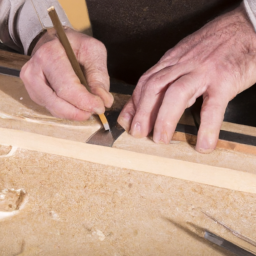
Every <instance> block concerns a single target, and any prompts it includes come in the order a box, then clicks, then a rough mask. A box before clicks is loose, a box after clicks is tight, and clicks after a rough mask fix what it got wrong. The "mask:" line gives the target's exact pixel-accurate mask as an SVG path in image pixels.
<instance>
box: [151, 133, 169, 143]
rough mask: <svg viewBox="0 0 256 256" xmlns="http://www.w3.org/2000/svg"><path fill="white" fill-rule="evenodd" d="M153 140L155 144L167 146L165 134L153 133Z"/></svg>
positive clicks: (167, 141)
mask: <svg viewBox="0 0 256 256" xmlns="http://www.w3.org/2000/svg"><path fill="white" fill-rule="evenodd" d="M153 140H154V142H155V143H159V144H169V140H168V136H167V133H166V132H154V137H153Z"/></svg>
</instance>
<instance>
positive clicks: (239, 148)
mask: <svg viewBox="0 0 256 256" xmlns="http://www.w3.org/2000/svg"><path fill="white" fill-rule="evenodd" d="M172 139H173V140H176V141H183V142H188V143H189V144H191V145H195V144H196V139H197V137H196V136H195V135H191V134H186V133H182V132H175V133H174V135H173V138H172ZM216 148H221V149H226V150H233V151H236V152H241V153H245V154H251V155H256V147H253V146H250V145H245V144H240V143H236V142H232V141H226V140H218V143H217V146H216Z"/></svg>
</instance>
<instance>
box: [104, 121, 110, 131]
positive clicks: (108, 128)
mask: <svg viewBox="0 0 256 256" xmlns="http://www.w3.org/2000/svg"><path fill="white" fill-rule="evenodd" d="M103 126H104V129H105V130H106V131H110V127H109V124H108V123H104V124H103Z"/></svg>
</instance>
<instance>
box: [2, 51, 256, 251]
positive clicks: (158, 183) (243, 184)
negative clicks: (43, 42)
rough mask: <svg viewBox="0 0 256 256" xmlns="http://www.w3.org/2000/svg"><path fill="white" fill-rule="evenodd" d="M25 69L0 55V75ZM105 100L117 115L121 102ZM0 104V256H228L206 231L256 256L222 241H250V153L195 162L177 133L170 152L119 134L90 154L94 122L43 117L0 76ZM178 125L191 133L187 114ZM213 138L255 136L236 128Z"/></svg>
mask: <svg viewBox="0 0 256 256" xmlns="http://www.w3.org/2000/svg"><path fill="white" fill-rule="evenodd" d="M26 61H27V57H24V56H21V55H17V54H15V53H7V52H3V51H0V66H3V65H4V66H5V67H7V68H13V69H16V70H19V69H20V68H21V67H22V65H23V64H24V63H25V62H26ZM112 88H113V87H112ZM125 88H126V89H125V90H128V89H127V85H126V86H125ZM114 97H115V104H114V106H113V108H112V111H120V110H121V108H122V107H123V105H124V104H125V102H126V101H127V100H128V99H129V97H130V96H129V95H125V94H120V93H119V94H117V93H114ZM0 99H1V100H0V255H4V256H5V255H8V256H9V255H26V256H27V255H94V256H97V255H116V256H119V255H120V256H121V255H122V256H123V255H134V256H136V255H158V256H161V255H163V256H166V255H188V256H190V255H191V256H194V255H232V254H230V253H229V252H227V251H225V250H224V249H222V248H220V247H217V246H215V245H213V244H212V243H210V242H208V241H206V240H205V239H204V238H203V237H202V233H203V231H205V230H208V231H211V232H212V233H214V234H216V235H218V236H220V237H222V238H224V239H226V240H228V241H230V242H232V243H234V244H237V245H239V246H241V247H243V248H246V249H247V250H250V251H252V252H254V253H256V247H255V246H253V245H252V244H251V243H248V242H245V241H244V240H242V239H241V238H239V237H237V236H235V235H234V234H233V233H232V232H231V230H235V231H236V232H238V233H239V234H241V235H242V236H244V237H246V238H248V239H250V240H249V241H256V232H255V230H256V220H255V218H256V156H255V154H254V152H255V151H254V150H255V147H254V146H252V145H251V146H248V145H243V150H240V149H241V145H239V143H234V142H230V143H229V145H230V147H229V148H228V149H227V148H223V147H222V148H217V149H216V150H215V151H214V152H213V153H212V154H209V155H202V154H199V153H197V152H196V151H195V150H194V143H195V138H194V137H193V136H191V135H189V134H183V135H182V133H179V132H177V133H176V135H175V136H176V137H175V136H174V139H175V138H176V140H174V141H172V142H171V144H170V145H157V144H155V143H153V141H152V138H151V137H150V136H149V137H148V138H143V139H135V138H133V137H131V136H130V135H129V134H128V133H126V132H125V133H123V134H122V135H121V136H120V137H119V138H118V139H117V140H116V141H115V143H114V145H113V147H112V148H109V147H102V146H97V145H90V144H87V143H86V141H87V140H88V138H89V137H90V136H92V134H93V133H95V132H96V131H97V130H98V129H100V128H101V124H100V122H99V120H98V118H97V117H94V116H93V117H92V118H91V119H90V120H88V121H85V122H72V121H68V120H61V119H58V118H55V117H52V116H51V115H50V113H49V112H48V111H47V110H45V109H44V108H43V107H40V106H38V105H37V104H35V103H33V102H32V100H31V99H30V98H29V96H28V94H27V92H26V90H25V88H24V85H23V83H22V81H21V80H20V79H19V78H18V77H14V76H7V75H3V74H0ZM233 109H234V107H233ZM229 116H230V115H229ZM180 124H181V125H189V126H195V123H194V119H193V117H192V115H191V113H190V111H189V110H187V111H185V113H184V115H183V117H182V118H181V120H180ZM222 130H223V131H227V132H233V133H239V134H243V135H248V136H252V137H254V136H256V128H255V127H252V126H247V125H244V124H237V123H231V122H226V121H225V122H223V125H222ZM216 220H217V221H216ZM221 223H222V224H224V225H225V226H226V228H225V227H224V225H221Z"/></svg>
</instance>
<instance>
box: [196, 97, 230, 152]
mask: <svg viewBox="0 0 256 256" xmlns="http://www.w3.org/2000/svg"><path fill="white" fill-rule="evenodd" d="M227 104H228V100H227V99H226V98H225V97H223V96H222V97H221V95H219V96H218V97H217V96H213V97H210V96H208V95H207V96H205V97H204V102H203V105H202V110H201V124H200V128H199V132H198V135H197V143H196V150H197V151H198V152H200V153H210V152H212V151H213V150H214V149H215V147H216V145H217V142H218V138H219V133H220V128H221V124H222V122H223V119H224V114H225V110H226V107H227Z"/></svg>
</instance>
